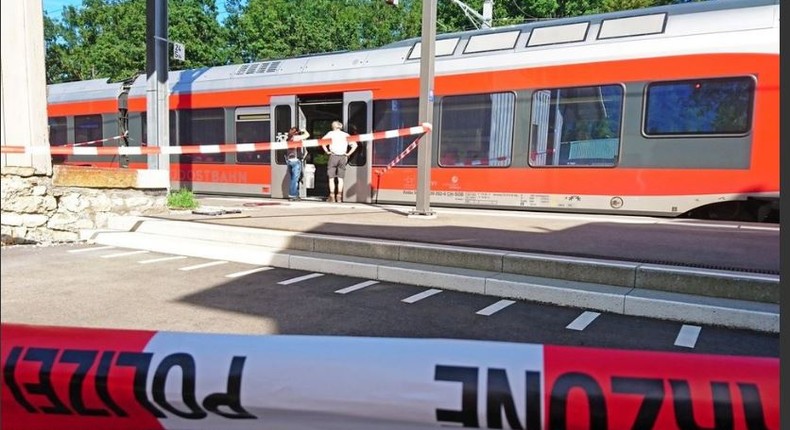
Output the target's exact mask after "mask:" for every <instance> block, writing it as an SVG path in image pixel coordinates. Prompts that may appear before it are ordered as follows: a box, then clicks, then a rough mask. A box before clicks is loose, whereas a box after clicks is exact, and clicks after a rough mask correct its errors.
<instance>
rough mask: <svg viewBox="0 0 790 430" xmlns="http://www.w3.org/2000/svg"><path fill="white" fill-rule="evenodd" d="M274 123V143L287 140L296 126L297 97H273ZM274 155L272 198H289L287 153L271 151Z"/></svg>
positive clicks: (271, 101)
mask: <svg viewBox="0 0 790 430" xmlns="http://www.w3.org/2000/svg"><path fill="white" fill-rule="evenodd" d="M270 105H271V112H272V121H271V133H272V134H271V136H272V141H274V142H277V141H279V140H281V139H285V137H286V136H287V135H288V130H289V129H290V128H291V127H293V126H298V125H297V124H296V109H297V107H296V95H288V96H272V98H271V100H270ZM271 153H272V198H274V199H283V198H287V197H288V184H289V183H290V182H291V179H290V177H289V176H288V165H287V164H286V163H285V160H286V154H287V151H285V150H282V149H280V150H275V149H274V148H272V149H271Z"/></svg>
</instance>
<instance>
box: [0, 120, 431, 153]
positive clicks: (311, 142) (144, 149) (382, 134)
mask: <svg viewBox="0 0 790 430" xmlns="http://www.w3.org/2000/svg"><path fill="white" fill-rule="evenodd" d="M431 128H432V127H431V124H430V123H427V122H426V123H423V124H422V125H419V126H416V127H408V128H401V129H396V130H387V131H377V132H375V133H365V134H356V135H352V136H349V137H348V138H346V141H348V142H366V141H373V140H379V139H388V138H392V137H400V136H411V135H415V134H423V133H427V132H429V131H431ZM330 143H332V139H306V140H302V141H295V142H294V141H291V142H287V141H283V142H261V143H234V144H224V145H187V146H166V147H159V146H109V147H106V146H105V147H86V148H83V147H73V146H69V147H65V146H52V147H49V146H6V145H4V146H0V152H2V153H4V154H53V155H148V154H171V155H172V154H217V153H225V152H252V151H268V150H269V149H272V148H274V149H288V148H299V147H304V148H309V147H317V146H325V145H329V144H330Z"/></svg>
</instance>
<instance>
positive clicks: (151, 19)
mask: <svg viewBox="0 0 790 430" xmlns="http://www.w3.org/2000/svg"><path fill="white" fill-rule="evenodd" d="M146 21H147V22H146V24H147V25H146V57H145V59H146V61H145V69H146V77H147V83H148V87H147V93H146V119H147V127H148V133H147V136H146V140H147V142H148V145H150V146H158V147H160V148H165V147H169V146H170V109H169V103H168V102H169V99H168V98H169V94H168V93H169V85H168V83H167V77H168V69H169V64H168V42H167V0H147V5H146ZM148 169H149V170H165V171H167V172H168V173H167V176H168V177H169V176H170V173H169V171H170V156H169V155H167V154H161V153H160V154H152V155H149V156H148ZM167 184H168V185H167V188H168V191H169V189H170V181H169V180H168V181H167Z"/></svg>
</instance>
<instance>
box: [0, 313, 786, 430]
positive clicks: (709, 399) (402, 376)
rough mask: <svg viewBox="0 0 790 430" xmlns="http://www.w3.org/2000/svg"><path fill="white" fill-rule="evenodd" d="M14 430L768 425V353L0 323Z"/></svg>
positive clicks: (771, 386)
mask: <svg viewBox="0 0 790 430" xmlns="http://www.w3.org/2000/svg"><path fill="white" fill-rule="evenodd" d="M0 336H2V340H3V341H2V345H1V347H0V350H1V351H2V368H3V386H2V398H1V399H0V406H2V415H1V416H0V424H1V425H2V428H3V429H4V430H17V429H58V430H69V429H253V428H255V429H261V428H265V429H295V430H299V429H380V428H383V429H422V428H440V427H447V426H455V427H457V426H463V427H470V428H498V429H501V428H511V429H527V430H537V429H550V430H564V429H703V428H704V429H708V428H716V429H734V430H738V429H753V430H757V429H779V359H778V358H761V357H744V356H719V355H703V354H691V353H670V352H648V351H630V350H612V349H599V348H583V347H561V346H549V345H538V344H517V343H505V342H493V341H471V340H450V339H402V338H367V337H340V336H337V337H334V336H326V337H320V336H298V335H274V336H271V335H270V336H254V335H220V334H200V333H182V332H163V331H156V332H154V331H137V330H134V331H133V330H110V329H92V328H74V327H48V326H31V325H20V324H2V325H0Z"/></svg>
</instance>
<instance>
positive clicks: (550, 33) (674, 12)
mask: <svg viewBox="0 0 790 430" xmlns="http://www.w3.org/2000/svg"><path fill="white" fill-rule="evenodd" d="M743 8H757V9H755V13H754V14H752V15H748V16H746V15H743V14H742V13H741V11H738V13H731V11H732V10H734V9H743ZM698 13H710V14H711V16H710V17H708V16H706V17H704V18H702V19H701V20H699V21H694V23H689V21H688V20H685V18H686V17H690V16H691V15H692V14H698ZM778 14H779V0H709V1H703V2H691V3H681V4H672V5H664V6H655V7H649V8H643V9H634V10H627V11H618V12H610V13H601V14H595V15H585V16H578V17H568V18H557V19H549V20H542V21H534V22H530V23H524V24H516V25H509V26H502V27H495V28H490V29H478V30H470V31H462V32H455V33H444V34H437V36H436V46H435V55H436V64H437V66H436V70H437V73H438V72H439V70H440V65H441V63H442V62H443V61H446V60H450V59H458V58H470V57H479V56H485V55H492V54H502V53H503V52H505V53H507V52H519V51H525V50H533V49H534V50H540V49H552V48H554V47H557V46H568V45H586V44H596V43H611V42H614V41H623V40H628V39H645V38H658V37H667V36H677V35H687V34H688V35H690V34H704V33H710V32H716V31H732V30H739V29H743V30H746V29H750V28H759V27H778V20H779V18H778ZM706 15H707V14H706ZM670 22H677V23H682V25H681V24H678V25H675V26H671V25H669V24H670ZM778 43H779V41H778V40H776V44H777V46H778ZM420 45H421V38H419V37H415V38H410V39H406V40H402V41H398V42H394V43H391V44H388V45H384V46H381V47H379V48H374V49H367V50H359V51H341V52H332V53H320V54H313V55H304V56H299V57H290V58H284V59H270V60H266V61H258V62H253V63H245V64H232V65H223V66H214V67H204V68H199V69H188V70H175V71H170V72H169V74H168V81H169V82H168V83H169V85H170V91H171V92H173V93H179V92H196V91H210V90H216V89H223V90H233V89H242V88H249V87H257V86H264V87H265V86H277V85H288V84H289V83H290V82H292V80H293V75H294V74H300V78H299V79H300V83H301V84H312V83H318V82H331V81H332V80H337V81H340V80H343V79H346V78H345V77H344V76H345V75H344V74H348V73H351V72H352V71H353V72H355V73H356V71H355V69H356V70H358V69H360V68H364V69H366V70H371V72H370V73H375V74H376V76H377V77H380V78H399V77H407V76H415V75H416V74H418V73H419V62H420V61H419V58H420V54H421V52H420V51H421V48H420ZM394 66H398V67H394ZM310 72H312V73H310ZM120 88H121V83H119V82H115V83H113V82H109V81H108V80H107V79H94V80H90V81H80V82H69V83H63V84H52V85H49V86H48V98H49V102H50V103H58V102H66V101H70V100H72V99H73V98H75V97H76V98H78V99H80V100H90V99H107V98H114V97H117V96H118V94H119V92H120ZM146 90H147V80H146V76H145V75H141V76H138V77H137V78H136V79H135V80H134V82H133V83H132V85H131V87H130V91H129V96H130V97H141V96H144V95H145V93H146Z"/></svg>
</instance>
